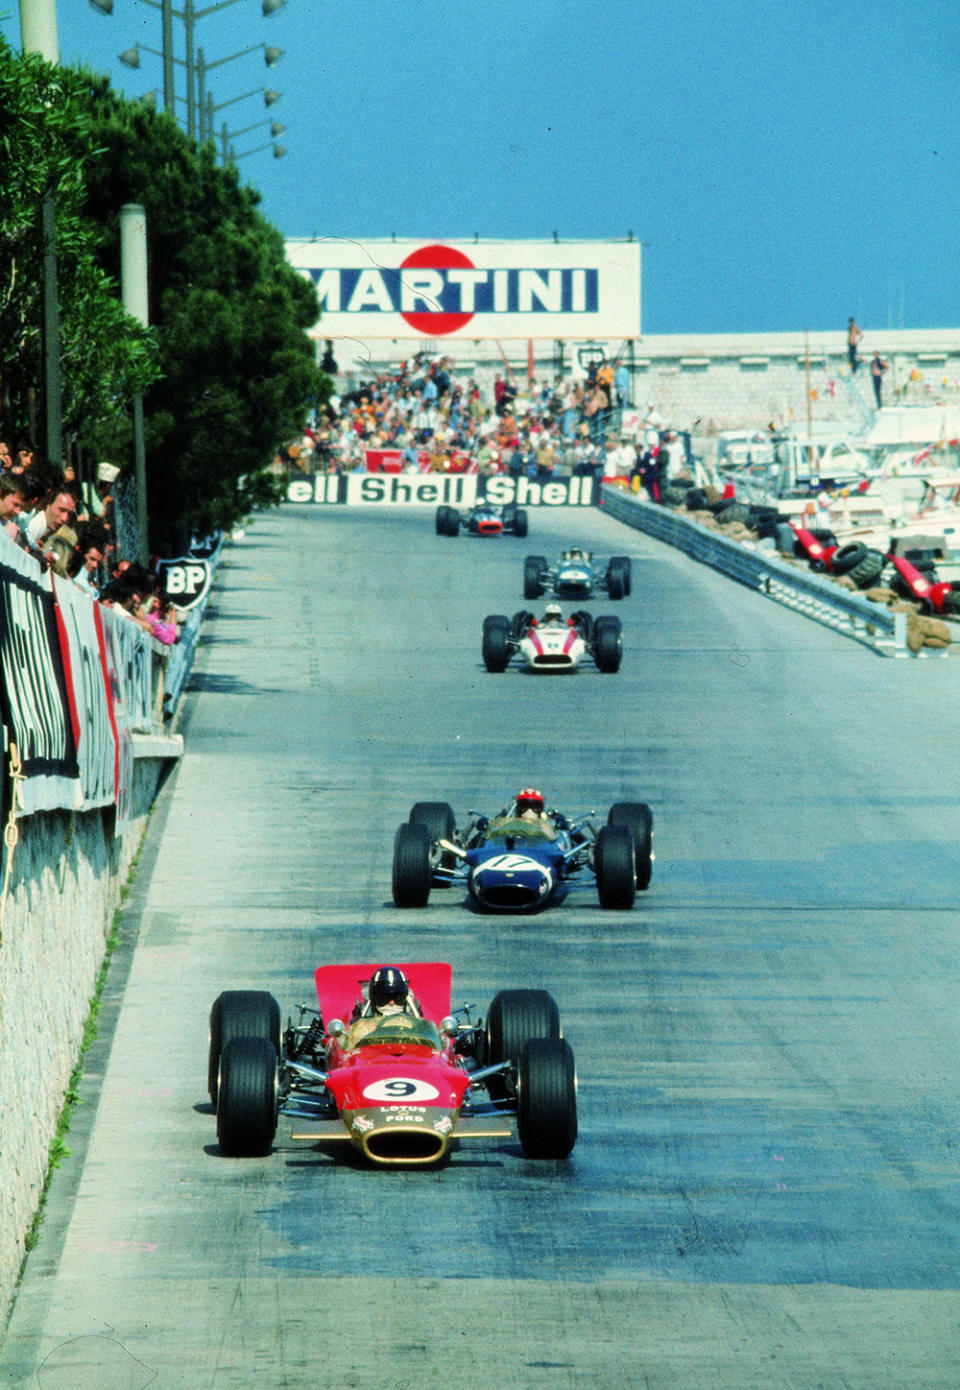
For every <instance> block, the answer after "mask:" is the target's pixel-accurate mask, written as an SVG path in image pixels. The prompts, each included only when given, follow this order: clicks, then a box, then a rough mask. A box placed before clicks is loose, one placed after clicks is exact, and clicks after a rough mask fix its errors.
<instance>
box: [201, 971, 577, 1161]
mask: <svg viewBox="0 0 960 1390" xmlns="http://www.w3.org/2000/svg"><path fill="white" fill-rule="evenodd" d="M376 969H377V965H376V964H372V965H371V964H359V965H323V966H320V968H319V969H318V970H317V971H316V974H315V980H316V988H317V998H318V1001H319V1008H317V1009H314V1008H311V1007H308V1006H307V1005H304V1004H301V1006H300V1019H299V1022H298V1023H297V1024H292V1023H291V1024H288V1026H287V1028H286V1030H285V1031H284V1032H283V1033H282V1034H281V1030H280V1010H279V1007H278V1005H277V1001H276V1000H275V999H274V997H273V995H271V994H269V993H267V992H265V991H259V990H229V991H225V992H224V993H222V994H220V995H219V996H218V998H217V999H216V1001H215V1002H214V1005H213V1008H212V1010H211V1013H210V1047H209V1056H208V1084H209V1091H210V1099H211V1100H212V1101H213V1103H214V1105H215V1106H216V1112H217V1138H218V1140H219V1143H220V1150H221V1152H222V1153H223V1154H225V1155H227V1156H230V1157H252V1156H255V1155H263V1154H266V1153H269V1152H270V1149H271V1147H272V1145H273V1140H274V1136H275V1134H276V1129H277V1120H278V1117H279V1116H280V1115H283V1116H286V1117H287V1118H289V1119H291V1120H292V1121H293V1122H294V1125H293V1133H292V1136H291V1137H292V1138H293V1139H294V1140H298V1139H299V1140H308V1141H312V1142H313V1143H323V1142H327V1141H331V1140H333V1141H341V1142H342V1141H346V1142H349V1143H350V1144H352V1146H353V1148H354V1149H356V1150H357V1151H359V1153H361V1154H362V1155H363V1156H364V1157H366V1158H367V1159H369V1160H371V1161H372V1162H373V1163H376V1164H381V1165H393V1166H398V1165H406V1166H411V1165H420V1166H423V1165H429V1164H437V1163H440V1162H441V1161H442V1160H444V1159H445V1158H446V1157H447V1156H448V1154H449V1152H450V1150H451V1148H452V1147H453V1146H454V1145H455V1144H457V1143H458V1142H460V1141H463V1140H470V1139H480V1138H500V1139H506V1138H510V1137H511V1136H512V1135H513V1134H514V1133H516V1134H517V1136H518V1137H519V1140H520V1145H521V1148H522V1149H523V1152H524V1154H525V1155H526V1157H527V1158H546V1159H562V1158H566V1157H567V1155H568V1154H569V1153H570V1151H571V1149H572V1148H573V1145H574V1143H575V1142H576V1137H577V1083H576V1070H575V1066H574V1059H573V1052H572V1051H571V1049H570V1045H569V1043H568V1042H566V1040H565V1039H564V1038H563V1037H562V1036H561V1030H560V1017H559V1012H558V1010H557V1005H556V1003H555V1002H554V1000H553V998H552V997H551V996H550V995H549V994H548V993H546V991H544V990H535V989H508V990H500V991H499V993H497V994H496V995H494V997H493V999H492V1001H491V1003H490V1007H489V1009H488V1010H487V1016H486V1021H485V1022H484V1021H483V1020H482V1019H480V1018H476V1019H475V1018H473V1017H472V1015H471V1010H473V1009H474V1008H475V1007H476V1006H475V1005H472V1004H464V1005H463V1006H462V1007H460V1008H458V1009H455V1010H452V1011H451V1008H450V984H451V975H452V971H451V967H450V966H449V965H448V964H446V963H445V962H439V961H433V962H413V963H411V964H408V965H401V966H400V967H399V969H400V970H402V971H403V972H404V974H405V975H406V977H407V979H408V980H409V985H410V991H411V994H412V995H413V996H414V998H415V1000H416V1003H417V1006H418V1008H417V1010H416V1011H415V1012H413V1013H410V1012H399V1013H394V1014H391V1015H390V1016H388V1017H382V1018H377V1019H375V1020H374V1021H373V1023H372V1026H371V1028H370V1030H369V1031H367V1032H366V1033H365V1035H364V1036H362V1037H358V1038H356V1039H354V1038H353V1037H352V1034H353V1033H354V1032H356V1031H359V1030H353V1029H351V1027H350V1022H346V1021H345V1020H348V1021H356V1020H357V1019H359V1018H364V1017H365V1013H366V1011H367V1010H369V1004H368V1002H367V996H366V989H367V985H368V983H369V981H370V978H371V976H372V975H373V973H374V971H375V970H376ZM433 1020H436V1021H433Z"/></svg>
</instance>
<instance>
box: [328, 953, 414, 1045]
mask: <svg viewBox="0 0 960 1390" xmlns="http://www.w3.org/2000/svg"><path fill="white" fill-rule="evenodd" d="M399 1014H407V1015H409V1016H410V1017H411V1018H422V1017H423V1011H422V1009H421V1008H420V1001H419V1000H418V999H417V997H416V995H415V994H411V993H410V983H409V981H408V980H407V977H406V975H404V973H403V971H402V970H401V969H400V968H399V966H396V965H381V966H378V967H377V969H376V970H375V971H374V972H373V974H372V975H371V976H370V983H369V984H368V985H367V997H366V999H365V1001H364V1002H363V1003H362V1004H357V1005H356V1007H355V1008H354V1011H353V1019H352V1021H351V1023H350V1027H349V1029H348V1030H347V1040H346V1043H345V1044H344V1046H345V1047H346V1048H347V1049H348V1050H349V1049H350V1048H352V1047H356V1045H357V1043H358V1042H359V1041H360V1040H361V1038H365V1037H368V1036H369V1034H371V1033H372V1032H373V1031H374V1029H375V1028H377V1027H378V1026H379V1024H380V1023H381V1022H382V1021H383V1020H384V1019H388V1018H389V1019H393V1018H396V1017H397V1016H398V1015H399Z"/></svg>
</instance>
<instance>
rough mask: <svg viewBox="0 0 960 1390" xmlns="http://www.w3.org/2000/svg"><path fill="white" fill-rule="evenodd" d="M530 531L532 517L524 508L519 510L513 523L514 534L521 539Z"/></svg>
mask: <svg viewBox="0 0 960 1390" xmlns="http://www.w3.org/2000/svg"><path fill="white" fill-rule="evenodd" d="M529 530H530V517H529V516H528V514H527V511H526V509H525V508H524V507H518V508H517V514H516V517H515V518H514V522H513V534H514V535H515V536H520V537H521V539H522V538H523V537H524V536H525V535H526V534H527V532H528V531H529Z"/></svg>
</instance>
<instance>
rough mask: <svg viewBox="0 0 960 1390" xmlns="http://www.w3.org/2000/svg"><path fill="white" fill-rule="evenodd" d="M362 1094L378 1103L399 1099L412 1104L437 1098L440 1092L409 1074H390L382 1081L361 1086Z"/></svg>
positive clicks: (366, 1098)
mask: <svg viewBox="0 0 960 1390" xmlns="http://www.w3.org/2000/svg"><path fill="white" fill-rule="evenodd" d="M363 1096H364V1099H365V1100H373V1101H377V1102H379V1103H380V1104H383V1103H387V1104H389V1103H390V1101H393V1102H394V1103H396V1102H398V1101H401V1102H403V1103H405V1104H407V1105H412V1104H415V1103H417V1102H422V1101H428V1100H437V1099H438V1098H439V1096H440V1092H439V1091H438V1090H437V1088H436V1086H431V1085H430V1083H429V1082H428V1081H420V1080H416V1079H414V1078H413V1077H409V1076H391V1077H389V1078H388V1079H384V1080H382V1081H372V1082H371V1083H370V1085H369V1086H365V1087H364V1088H363Z"/></svg>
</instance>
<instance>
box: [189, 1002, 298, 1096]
mask: <svg viewBox="0 0 960 1390" xmlns="http://www.w3.org/2000/svg"><path fill="white" fill-rule="evenodd" d="M209 1034H210V1042H209V1049H208V1054H207V1091H208V1093H209V1096H210V1099H211V1101H212V1102H213V1104H214V1105H216V1103H217V1090H218V1085H219V1081H218V1078H219V1075H220V1058H221V1055H222V1053H223V1049H224V1048H225V1047H226V1045H227V1043H228V1042H230V1041H231V1040H232V1039H233V1038H266V1040H267V1042H269V1043H271V1044H272V1046H273V1049H274V1051H275V1052H276V1053H277V1055H278V1056H279V1054H280V1005H279V1004H278V1003H277V1001H276V999H274V997H273V995H272V994H269V993H268V992H267V991H266V990H261V989H225V990H224V991H223V993H222V994H218V995H217V997H216V999H215V1000H214V1001H213V1007H212V1008H211V1010H210V1029H209Z"/></svg>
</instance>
